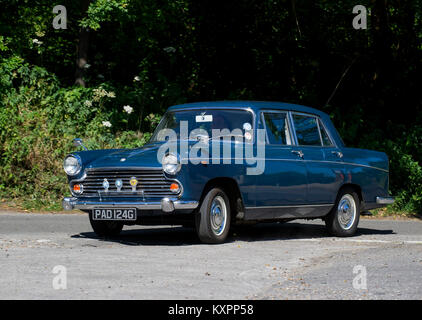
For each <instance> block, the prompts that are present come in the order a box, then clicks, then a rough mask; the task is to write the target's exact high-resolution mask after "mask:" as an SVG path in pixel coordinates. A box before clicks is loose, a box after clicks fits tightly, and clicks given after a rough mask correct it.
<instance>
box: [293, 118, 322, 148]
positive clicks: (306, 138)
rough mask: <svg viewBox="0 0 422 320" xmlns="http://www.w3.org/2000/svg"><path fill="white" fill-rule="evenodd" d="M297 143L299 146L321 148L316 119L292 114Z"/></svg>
mask: <svg viewBox="0 0 422 320" xmlns="http://www.w3.org/2000/svg"><path fill="white" fill-rule="evenodd" d="M293 123H294V125H295V131H296V137H297V142H298V144H299V145H301V146H321V139H320V137H319V131H318V124H317V119H316V118H315V117H313V116H307V115H302V114H293Z"/></svg>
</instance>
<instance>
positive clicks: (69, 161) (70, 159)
mask: <svg viewBox="0 0 422 320" xmlns="http://www.w3.org/2000/svg"><path fill="white" fill-rule="evenodd" d="M63 168H64V171H65V172H66V174H68V175H69V176H74V175H76V174H78V173H79V172H80V171H81V169H82V163H81V160H80V158H79V157H76V156H74V155H70V156H67V157H66V159H64V164H63Z"/></svg>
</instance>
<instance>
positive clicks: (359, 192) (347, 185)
mask: <svg viewBox="0 0 422 320" xmlns="http://www.w3.org/2000/svg"><path fill="white" fill-rule="evenodd" d="M344 189H352V190H354V191H355V192H356V194H357V195H358V197H359V202H360V208H359V210H360V211H362V210H363V208H364V198H363V193H362V188H361V187H360V185H358V184H355V183H345V184H343V185H342V186H341V187H340V189H339V190H338V192H337V197H336V201H337V200H338V197H339V195H340V194H341V192H342V191H343V190H344Z"/></svg>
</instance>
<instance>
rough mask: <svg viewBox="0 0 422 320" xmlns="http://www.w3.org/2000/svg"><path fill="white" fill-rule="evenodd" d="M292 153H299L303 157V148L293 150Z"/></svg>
mask: <svg viewBox="0 0 422 320" xmlns="http://www.w3.org/2000/svg"><path fill="white" fill-rule="evenodd" d="M292 153H295V154H297V155H298V156H299V157H300V158H303V152H302V150H292Z"/></svg>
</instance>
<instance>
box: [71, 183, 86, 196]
mask: <svg viewBox="0 0 422 320" xmlns="http://www.w3.org/2000/svg"><path fill="white" fill-rule="evenodd" d="M83 190H84V188H83V186H82V185H81V184H74V185H73V192H74V193H78V194H81V193H82V192H83Z"/></svg>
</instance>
